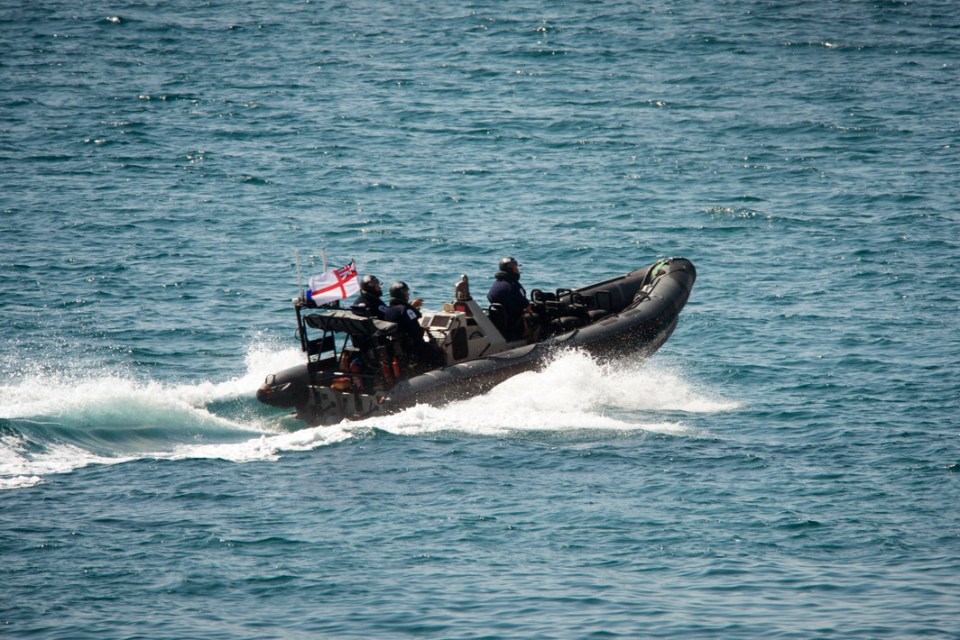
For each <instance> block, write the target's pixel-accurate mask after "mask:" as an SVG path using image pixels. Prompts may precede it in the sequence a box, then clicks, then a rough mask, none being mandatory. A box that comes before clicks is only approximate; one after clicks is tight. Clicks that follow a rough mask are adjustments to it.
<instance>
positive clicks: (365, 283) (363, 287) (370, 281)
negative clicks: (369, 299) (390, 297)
mask: <svg viewBox="0 0 960 640" xmlns="http://www.w3.org/2000/svg"><path fill="white" fill-rule="evenodd" d="M360 291H363V292H364V293H377V294H379V293H380V280H378V279H377V276H374V275H365V276H363V280H361V281H360Z"/></svg>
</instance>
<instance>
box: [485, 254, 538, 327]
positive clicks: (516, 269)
mask: <svg viewBox="0 0 960 640" xmlns="http://www.w3.org/2000/svg"><path fill="white" fill-rule="evenodd" d="M494 278H495V280H494V283H493V285H491V287H490V291H488V292H487V300H489V301H490V304H499V305H501V306H503V308H504V311H506V314H507V317H506V326H507V331H506V333H507V334H508V335H505V336H504V337H505V338H506V339H507V340H517V339H519V338H523V337H530V335H531V329H532V324H533V323H532V321H531V319H532V317H533V316H531V315H530V314H532V313H533V308H532V307H531V305H530V300H528V299H527V292H526V290H525V289H524V288H523V285H521V284H520V264H519V263H517V260H516V258H514V257H512V256H506V257H505V258H503V259H502V260H500V270H499V271H497V273H496V274H495V275H494ZM525 316H526V321H525Z"/></svg>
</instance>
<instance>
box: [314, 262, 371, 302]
mask: <svg viewBox="0 0 960 640" xmlns="http://www.w3.org/2000/svg"><path fill="white" fill-rule="evenodd" d="M358 293H360V280H359V279H358V278H357V262H356V260H351V261H350V262H348V263H347V264H346V265H344V266H342V267H340V268H339V269H327V270H326V271H324V272H323V273H321V274H320V275H316V276H313V277H312V278H310V290H309V291H307V297H309V298H312V299H313V302H314V303H315V304H316V305H317V306H320V305H323V304H327V303H328V302H333V301H334V300H342V299H344V298H347V297H349V296H355V295H357V294H358Z"/></svg>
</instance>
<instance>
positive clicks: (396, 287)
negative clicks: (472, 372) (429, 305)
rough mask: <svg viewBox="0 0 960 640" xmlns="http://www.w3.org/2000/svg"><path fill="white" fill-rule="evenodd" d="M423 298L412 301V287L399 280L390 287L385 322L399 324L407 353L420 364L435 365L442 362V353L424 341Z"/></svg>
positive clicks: (433, 345)
mask: <svg viewBox="0 0 960 640" xmlns="http://www.w3.org/2000/svg"><path fill="white" fill-rule="evenodd" d="M422 304H423V298H415V299H414V300H413V301H411V300H410V287H408V286H407V283H406V282H403V281H400V280H398V281H397V282H394V283H393V284H392V285H390V306H388V307H387V310H386V313H385V314H384V320H387V321H388V322H395V323H397V330H398V333H399V334H400V338H401V340H403V344H404V347H405V348H406V349H407V352H408V353H410V354H411V355H413V356H414V358H416V360H417V361H418V362H419V363H420V364H424V365H434V364H439V363H440V362H442V358H441V356H440V351H439V349H438V348H437V346H436V345H435V344H434V343H433V342H432V341H430V342H428V341H426V340H424V335H423V334H424V331H423V327H421V326H420V315H421V314H420V306H421V305H422Z"/></svg>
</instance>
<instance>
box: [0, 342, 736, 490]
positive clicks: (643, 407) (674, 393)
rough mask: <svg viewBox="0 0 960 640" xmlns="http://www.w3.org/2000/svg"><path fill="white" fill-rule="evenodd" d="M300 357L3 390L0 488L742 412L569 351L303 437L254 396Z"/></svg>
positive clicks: (612, 432) (284, 354)
mask: <svg viewBox="0 0 960 640" xmlns="http://www.w3.org/2000/svg"><path fill="white" fill-rule="evenodd" d="M301 357H302V355H301V354H300V352H299V350H292V349H291V350H284V351H265V350H257V349H253V350H251V352H250V353H248V355H247V371H246V372H245V373H244V374H243V375H241V376H239V377H237V378H233V379H230V380H227V381H224V382H219V383H215V382H208V381H204V382H199V383H194V384H180V385H169V384H164V383H162V382H157V381H152V380H151V381H138V380H135V379H131V378H130V377H129V376H123V375H109V374H108V375H102V376H99V377H97V376H90V375H87V376H86V377H82V378H74V377H71V376H69V375H66V374H63V375H59V376H58V375H55V374H49V373H44V374H38V375H37V376H36V377H34V378H32V379H27V380H24V381H21V382H19V383H17V384H13V385H3V384H0V489H4V488H18V487H25V486H30V485H34V484H37V483H39V482H42V480H43V478H44V477H46V476H49V475H51V474H57V473H67V472H70V471H72V470H74V469H77V468H80V467H84V466H88V465H91V464H116V463H119V462H125V461H130V460H138V459H167V460H179V459H186V458H219V459H225V460H231V461H236V462H247V461H254V460H276V459H278V458H279V457H280V456H281V455H282V453H283V452H285V451H302V450H309V449H315V448H318V447H322V446H327V445H331V444H335V443H338V442H342V441H344V440H348V439H350V438H353V437H355V436H356V435H357V434H360V433H370V432H376V431H382V432H387V433H391V434H395V435H401V436H417V435H423V434H435V433H462V434H467V435H476V436H505V435H511V434H520V435H523V434H527V435H529V436H530V437H536V436H537V435H538V434H542V433H544V432H548V433H551V434H562V435H563V436H564V437H568V438H575V439H576V438H580V439H582V438H597V437H617V436H618V435H619V434H622V433H624V432H636V431H647V432H654V433H665V434H686V433H688V432H690V428H689V427H687V426H685V425H684V422H683V417H684V415H686V414H690V413H710V412H717V411H727V410H731V409H735V408H736V404H735V403H732V402H729V401H727V400H724V399H722V398H717V397H714V396H713V395H712V394H710V393H709V392H703V391H701V390H698V389H696V388H695V386H694V385H691V384H690V383H688V382H686V381H685V380H684V379H683V377H682V376H681V375H679V374H677V373H675V372H673V371H671V370H670V369H666V368H664V367H662V366H658V365H657V364H656V363H654V362H652V361H647V362H646V363H643V364H635V363H633V364H625V363H611V364H600V363H598V362H596V361H595V360H593V359H592V358H591V357H590V356H588V355H585V354H583V353H580V352H569V353H565V354H563V355H561V356H559V357H557V358H555V359H554V360H553V361H552V362H551V363H549V364H548V365H547V366H546V367H545V368H544V369H543V370H541V371H539V372H531V373H524V374H521V375H518V376H515V377H514V378H512V379H510V380H508V381H506V382H505V383H503V384H501V385H500V386H498V387H496V388H495V389H493V390H492V391H491V392H489V393H487V394H485V395H483V396H480V397H476V398H471V399H469V400H465V401H461V402H456V403H453V404H450V405H446V406H444V407H440V408H437V407H431V406H424V405H419V406H416V407H413V408H411V409H407V410H405V411H403V412H400V413H397V414H393V415H388V416H379V417H377V418H372V419H369V420H364V421H357V422H344V423H341V424H339V425H334V426H327V427H308V428H304V427H303V425H302V423H300V422H298V421H296V420H295V419H293V418H292V416H290V415H288V412H287V411H285V410H277V409H271V408H268V407H264V406H263V405H262V404H260V403H258V402H257V401H256V400H255V398H254V393H255V390H256V388H257V386H258V385H259V384H260V383H261V382H262V380H263V378H264V376H265V375H266V373H268V372H270V371H275V370H277V369H278V368H283V367H286V366H291V365H293V364H296V363H297V362H298V361H299V359H300V358H301ZM600 434H606V435H604V436H601V435H600Z"/></svg>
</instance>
